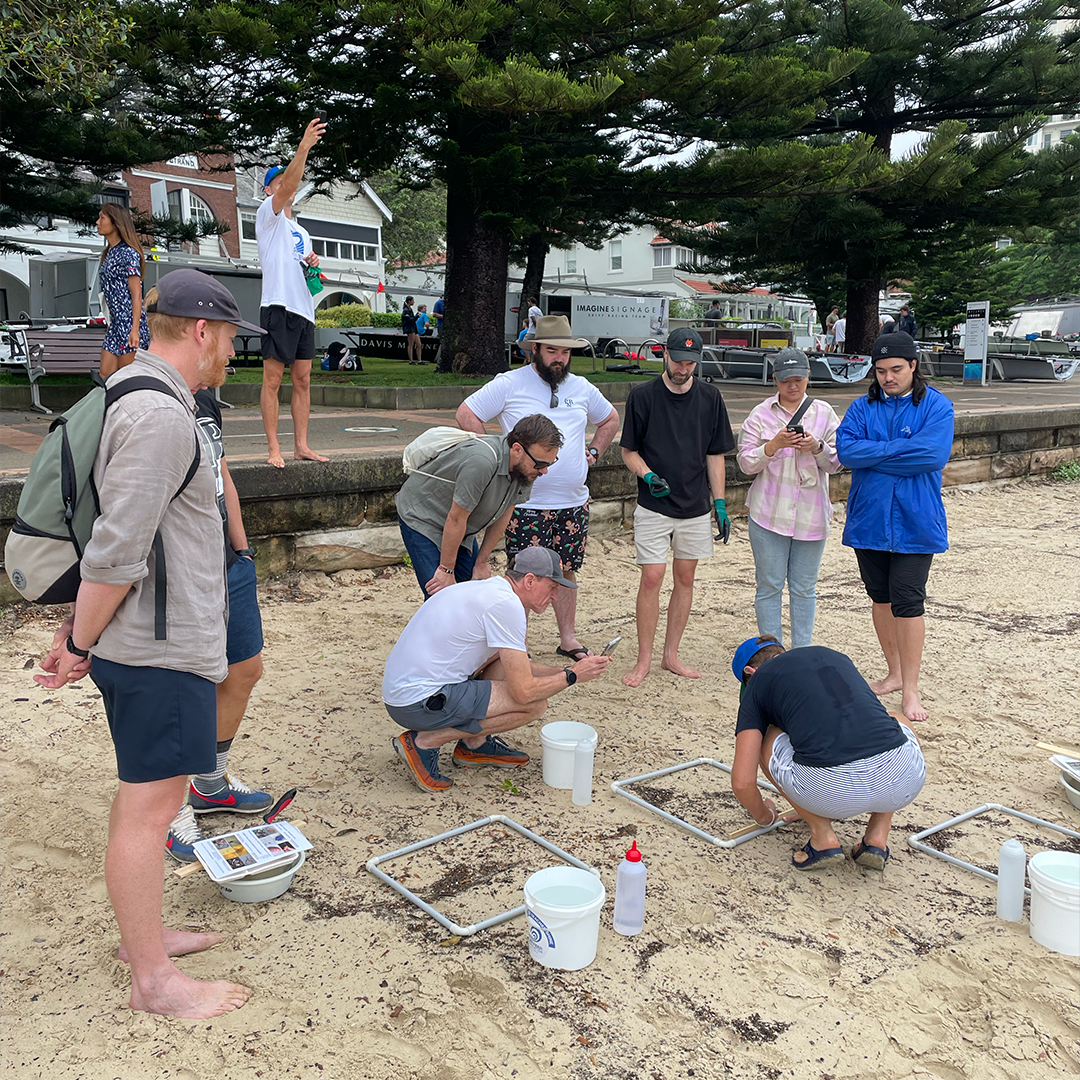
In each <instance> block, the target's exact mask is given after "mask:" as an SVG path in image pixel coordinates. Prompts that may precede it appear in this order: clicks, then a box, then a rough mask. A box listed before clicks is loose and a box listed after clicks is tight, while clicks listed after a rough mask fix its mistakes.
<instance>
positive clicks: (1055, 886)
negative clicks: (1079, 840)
mask: <svg viewBox="0 0 1080 1080" xmlns="http://www.w3.org/2000/svg"><path fill="white" fill-rule="evenodd" d="M1028 879H1029V881H1030V882H1031V936H1032V937H1033V938H1034V939H1035V940H1036V941H1037V942H1038V943H1039V944H1040V945H1045V946H1046V947H1047V948H1048V949H1053V950H1054V952H1058V953H1062V954H1064V955H1065V956H1080V855H1074V854H1072V853H1070V852H1068V851H1040V852H1039V854H1038V855H1032V856H1031V859H1030V860H1029V861H1028Z"/></svg>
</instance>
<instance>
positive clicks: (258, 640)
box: [225, 555, 263, 664]
mask: <svg viewBox="0 0 1080 1080" xmlns="http://www.w3.org/2000/svg"><path fill="white" fill-rule="evenodd" d="M255 586H256V581H255V563H254V561H253V560H252V559H248V558H246V557H245V556H243V555H241V556H240V557H239V558H238V559H237V560H236V562H234V563H233V564H232V566H230V567H229V629H228V633H227V635H226V638H225V658H226V660H227V661H228V662H229V663H230V664H239V663H240V662H241V661H242V660H250V659H251V658H252V657H253V656H258V655H259V653H261V652H262V648H263V632H262V615H260V614H259V598H258V594H257V593H256V591H255Z"/></svg>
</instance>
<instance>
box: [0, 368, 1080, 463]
mask: <svg viewBox="0 0 1080 1080" xmlns="http://www.w3.org/2000/svg"><path fill="white" fill-rule="evenodd" d="M935 385H936V386H937V388H938V389H940V390H942V391H943V392H944V393H945V394H946V396H948V397H949V399H950V400H951V401H952V402H953V404H954V405H955V406H956V411H957V412H958V413H982V412H999V411H1002V410H1009V409H1025V408H1026V409H1030V408H1038V407H1040V406H1046V407H1051V406H1057V405H1076V404H1078V403H1080V385H1077V384H1076V383H1071V382H1069V383H1058V382H1030V383H1004V384H1003V383H994V384H993V386H990V387H986V388H983V387H964V386H963V385H962V384H960V383H956V382H949V381H939V382H937V383H936V384H935ZM718 386H719V388H720V390H721V392H722V393H723V395H724V400H725V402H726V403H727V407H728V413H729V415H730V417H731V422H732V424H733V425H737V424H739V423H741V422H742V420H743V419H744V418H745V417H746V415H747V413H749V412H750V410H751V409H752V408H753V407H754V406H755V405H756V404H757V403H758V402H759V401H761V400H762V399H763V398H764V397H765V390H764V388H763V387H762V386H761V385H760V384H759V383H750V382H745V383H743V382H724V383H720V384H718ZM866 386H867V384H866V383H865V382H863V383H859V384H856V385H854V386H845V387H812V388H811V393H812V395H813V396H814V397H817V398H822V399H824V400H826V401H829V402H831V403H832V406H833V408H835V409H836V411H837V412H838V413H839V414H840V415H841V416H842V415H843V413H844V410H845V409H846V408H847V406H848V404H849V402H851V401H852V400H853V399H854V398H856V397H859V396H861V395H862V394H865V393H866ZM616 408H617V409H618V410H619V415H620V416H621V415H622V413H623V406H622V405H621V404H620V405H616ZM53 419H55V417H50V416H40V415H38V414H36V413H30V412H26V413H23V412H0V475H4V474H6V475H19V474H20V473H24V472H25V471H26V469H27V468H28V467H29V465H30V460H31V458H32V457H33V454H34V451H35V450H36V449H37V447H38V445H39V444H40V442H41V439H42V438H43V437H44V435H45V434H46V432H47V431H48V430H49V424H50V423H51V422H52V420H53ZM453 423H454V412H453V410H450V409H446V410H442V409H431V410H416V411H385V412H383V411H379V410H376V409H348V408H340V409H339V408H318V409H316V410H315V411H313V413H312V416H311V425H310V429H309V437H308V441H309V442H310V444H311V446H312V447H314V448H315V449H316V450H319V451H320V452H321V453H323V454H325V455H326V456H328V457H370V456H376V455H382V454H387V453H393V452H398V451H400V450H401V448H402V447H403V446H405V445H406V443H408V442H411V441H412V440H413V439H414V438H416V436H417V435H419V434H420V433H421V432H422V431H424V430H425V429H427V428H429V427H432V426H435V425H438V424H451V425H452V424H453ZM489 427H490V429H491V430H493V431H495V430H498V429H497V428H496V427H495V426H494V425H489ZM223 428H224V432H223V433H224V437H225V454H226V457H227V458H228V459H229V461H231V462H258V461H265V459H266V436H265V434H264V432H263V426H262V418H261V417H260V415H259V409H258V407H257V406H255V405H242V406H238V407H237V408H235V409H225V410H224V415H223ZM279 432H280V438H281V445H282V449H283V451H284V452H285V455H286V457H289V455H291V453H292V419H291V417H290V416H289V413H288V407H287V406H285V407H283V408H282V411H281V421H280V423H279ZM268 467H269V466H268ZM311 467H312V468H313V469H315V468H318V465H317V464H316V463H313V464H312V466H311Z"/></svg>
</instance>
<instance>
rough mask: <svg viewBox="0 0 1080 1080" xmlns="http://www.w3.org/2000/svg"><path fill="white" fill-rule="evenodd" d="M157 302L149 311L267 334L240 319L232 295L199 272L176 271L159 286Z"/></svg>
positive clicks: (159, 282)
mask: <svg viewBox="0 0 1080 1080" xmlns="http://www.w3.org/2000/svg"><path fill="white" fill-rule="evenodd" d="M157 291H158V295H157V299H156V300H155V301H154V302H153V303H152V304H147V305H146V310H147V311H150V312H154V313H156V314H158V315H174V316H176V317H177V318H178V319H209V320H212V321H214V322H226V323H232V324H233V325H234V326H237V327H239V328H240V329H242V330H251V331H252V332H253V333H256V334H265V333H266V331H265V330H264V329H263V328H262V327H261V326H256V325H255V324H254V323H249V322H246V321H245V320H244V319H241V318H240V309H239V308H238V307H237V306H236V301H235V300H234V299H233V294H232V293H231V292H229V290H228V289H226V288H225V286H224V285H222V284H221V282H220V281H217V280H216V279H215V278H212V277H211V276H210V275H209V274H204V273H202V271H200V270H173V271H172V272H171V273H169V274H166V275H165V276H164V277H162V278H160V279H159V280H158V283H157Z"/></svg>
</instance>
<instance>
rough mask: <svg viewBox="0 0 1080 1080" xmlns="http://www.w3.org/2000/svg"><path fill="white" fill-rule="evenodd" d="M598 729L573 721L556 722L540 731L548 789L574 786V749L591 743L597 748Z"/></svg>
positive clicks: (546, 725)
mask: <svg viewBox="0 0 1080 1080" xmlns="http://www.w3.org/2000/svg"><path fill="white" fill-rule="evenodd" d="M596 741H597V734H596V728H594V727H590V726H589V725H588V724H578V723H576V722H575V721H573V720H556V721H555V722H554V723H552V724H545V725H544V726H543V727H542V728H541V729H540V745H541V746H543V748H544V783H545V784H547V786H548V787H553V788H566V789H567V790H568V791H569V790H570V789H571V788H572V787H573V786H574V747H575V746H577V744H578V743H579V742H590V743H592V745H593V747H594V748H595V747H596Z"/></svg>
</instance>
